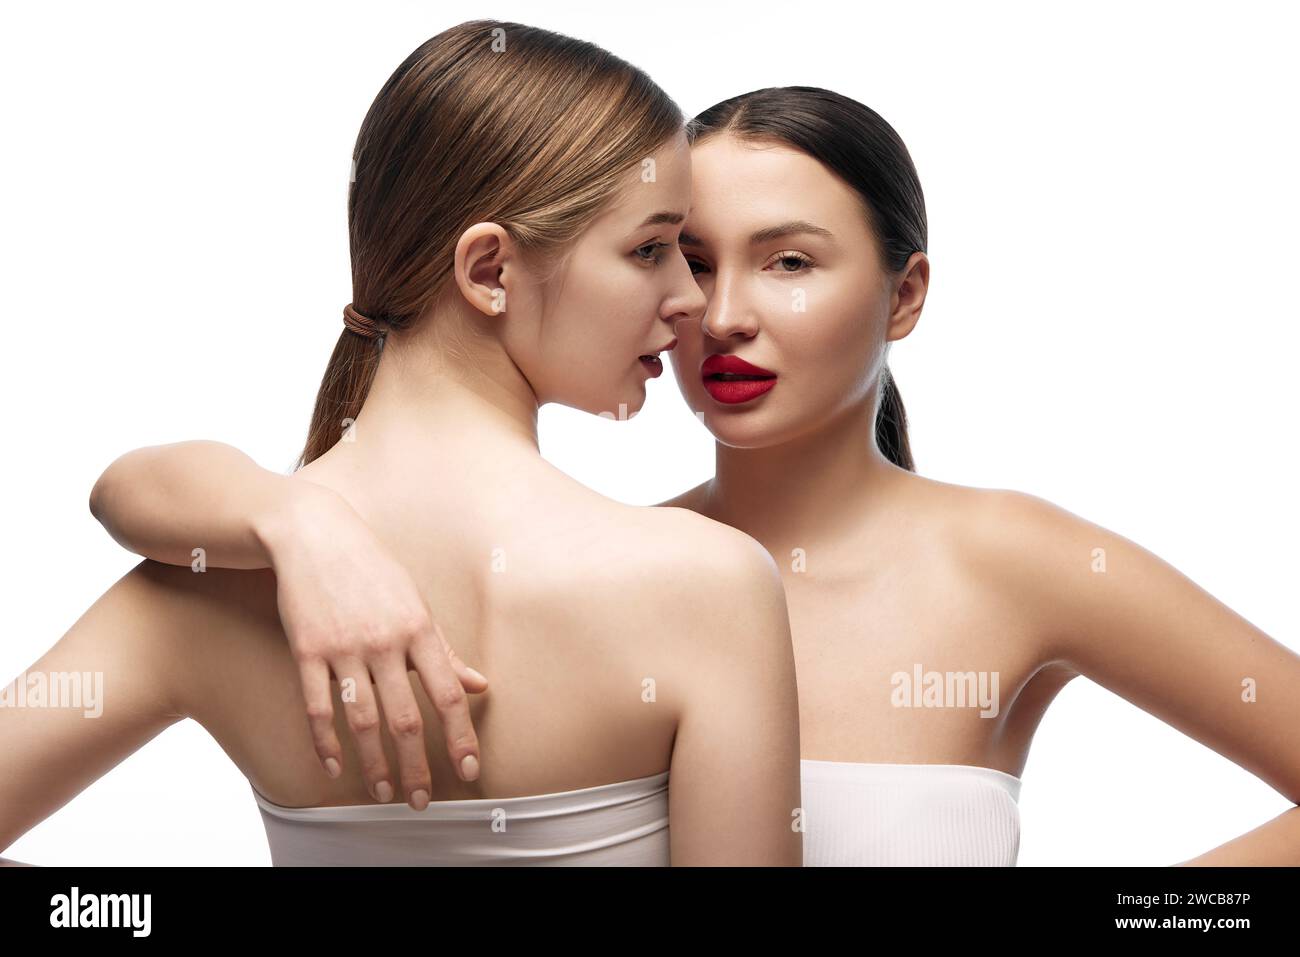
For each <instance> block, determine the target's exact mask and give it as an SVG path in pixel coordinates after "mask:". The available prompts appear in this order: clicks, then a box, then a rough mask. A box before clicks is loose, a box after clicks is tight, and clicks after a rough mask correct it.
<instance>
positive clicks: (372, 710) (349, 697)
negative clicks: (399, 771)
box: [333, 657, 393, 804]
mask: <svg viewBox="0 0 1300 957" xmlns="http://www.w3.org/2000/svg"><path fill="white" fill-rule="evenodd" d="M333 667H334V674H335V675H336V676H337V677H338V679H339V688H340V691H341V692H342V698H343V712H344V714H346V715H347V719H348V727H349V728H351V729H352V736H353V737H355V738H356V739H357V751H358V753H359V755H360V758H361V776H362V777H363V778H364V779H365V782H366V787H367V788H368V789H369V790H370V794H371V796H372V797H373V798H374V799H375V800H376V801H379V802H381V803H385V804H386V803H388V802H389V801H391V800H392V799H393V785H392V778H391V775H390V774H389V772H388V758H387V756H386V755H385V754H384V743H383V739H382V737H381V735H380V733H379V704H378V702H377V701H376V700H375V689H374V687H373V686H372V685H371V683H370V672H369V671H368V670H367V669H366V666H365V665H364V664H363V663H362V662H361V661H360V660H359V659H357V658H351V657H344V658H339V659H338V660H337V661H335V662H334V665H333Z"/></svg>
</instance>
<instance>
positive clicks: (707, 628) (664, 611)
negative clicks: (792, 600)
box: [516, 503, 790, 671]
mask: <svg viewBox="0 0 1300 957" xmlns="http://www.w3.org/2000/svg"><path fill="white" fill-rule="evenodd" d="M553 547H554V551H553V552H552V567H550V568H549V569H548V570H547V572H546V574H545V576H544V578H542V579H539V580H538V581H537V582H536V584H533V583H524V585H523V587H526V588H527V589H528V592H529V594H528V596H527V598H528V601H529V607H531V608H532V609H533V610H532V612H531V614H530V615H529V617H530V619H531V620H533V621H541V620H546V621H548V622H549V623H550V625H551V626H552V627H551V628H550V633H562V634H568V635H577V636H582V635H585V634H589V633H592V631H593V627H594V628H598V629H599V633H600V634H603V635H617V636H619V640H620V641H622V642H623V643H624V644H625V645H626V646H628V647H646V648H650V649H653V650H654V653H655V654H657V655H661V656H662V658H661V660H662V661H663V663H664V664H663V667H665V668H670V667H671V668H673V669H674V670H677V671H683V670H685V669H689V668H691V667H693V666H699V665H701V664H703V663H705V662H707V661H709V660H711V659H714V658H716V657H717V656H719V655H721V656H724V657H725V656H730V655H732V654H734V653H736V652H737V650H738V649H741V648H743V647H744V646H745V643H746V642H756V641H766V642H768V643H769V644H770V645H771V646H772V647H774V648H775V649H777V650H778V651H780V650H782V649H783V650H784V652H785V653H787V654H789V653H790V641H789V617H788V611H787V609H786V604H785V590H784V588H783V586H782V584H781V576H780V572H779V570H778V568H777V566H776V562H775V561H774V560H773V558H772V556H771V555H770V554H768V552H767V550H766V549H764V548H763V546H762V545H760V544H759V543H758V542H757V541H755V540H754V539H753V538H751V537H750V536H749V535H746V534H745V533H744V532H741V531H739V530H737V529H734V528H732V527H730V526H728V525H723V524H721V523H719V522H715V521H713V520H712V519H709V518H706V517H704V516H702V515H699V514H697V513H695V512H692V511H690V510H688V509H684V508H676V507H672V508H666V507H659V506H654V507H641V506H631V505H624V504H622V503H609V504H608V507H606V508H604V509H602V510H601V511H600V512H599V513H597V514H594V515H592V516H585V517H584V519H583V521H582V522H581V523H577V524H571V525H570V526H569V527H568V528H567V529H566V530H565V532H564V534H563V536H562V540H561V541H560V542H558V543H554V544H553ZM538 586H542V587H538ZM516 607H517V606H516ZM561 619H565V620H567V624H565V623H564V621H562V620H561ZM751 650H752V648H751ZM774 653H775V652H774Z"/></svg>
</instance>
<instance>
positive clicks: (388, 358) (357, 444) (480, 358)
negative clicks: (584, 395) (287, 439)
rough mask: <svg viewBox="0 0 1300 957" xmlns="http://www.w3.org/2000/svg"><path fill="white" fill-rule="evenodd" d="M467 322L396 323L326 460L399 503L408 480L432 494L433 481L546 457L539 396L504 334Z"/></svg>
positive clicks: (451, 317)
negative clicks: (345, 437) (345, 432)
mask: <svg viewBox="0 0 1300 957" xmlns="http://www.w3.org/2000/svg"><path fill="white" fill-rule="evenodd" d="M470 323H472V318H468V317H464V316H462V315H460V314H459V313H457V312H455V311H454V310H452V311H448V312H446V313H442V314H433V315H429V316H426V317H424V319H423V320H422V321H421V322H420V323H419V324H418V325H417V326H416V327H415V328H413V329H410V330H405V331H399V330H395V331H393V332H390V333H389V335H388V338H387V340H386V341H385V343H384V346H383V351H382V353H381V355H380V359H379V368H378V369H377V371H376V373H375V377H374V381H373V382H372V383H371V386H370V390H369V392H368V393H367V394H366V399H365V403H364V404H363V405H362V408H361V412H360V413H359V414H358V415H357V418H356V422H355V424H354V426H353V428H352V431H351V441H341V442H338V443H337V444H336V445H335V446H334V447H333V448H331V449H330V451H329V452H328V453H327V454H326V455H325V456H322V458H321V461H322V463H323V462H324V461H325V459H330V460H331V462H330V468H331V469H334V468H339V469H341V470H342V471H343V472H345V473H347V474H348V475H350V476H352V477H353V478H355V479H358V480H360V481H361V482H363V483H365V484H366V485H368V486H370V487H372V488H383V489H384V496H385V499H386V500H387V501H389V502H392V504H394V505H397V506H398V507H399V508H400V507H402V502H403V501H404V500H405V497H404V496H403V495H402V491H403V488H407V489H410V490H411V491H412V492H413V493H415V494H417V495H418V494H424V495H426V496H427V494H428V489H429V482H430V481H437V482H439V483H444V482H449V481H451V480H452V479H453V478H455V479H458V480H459V481H458V482H457V485H458V486H459V487H463V486H465V485H466V484H467V483H469V484H470V485H471V487H472V483H473V482H474V481H475V480H476V479H478V478H482V477H483V476H484V474H485V473H486V472H495V473H496V475H497V476H498V477H499V476H500V474H501V471H502V469H503V467H510V466H507V465H506V464H505V463H510V465H514V466H517V465H518V463H519V462H520V460H523V459H528V458H532V459H535V460H537V461H541V457H540V452H539V449H538V442H537V411H538V403H537V397H536V395H535V394H534V393H533V390H532V388H531V386H529V384H528V382H527V381H526V380H525V379H524V377H523V374H522V373H521V372H520V371H519V369H518V367H517V366H515V364H514V363H513V362H512V361H511V360H510V358H509V356H507V355H506V353H505V351H504V350H503V349H502V348H501V345H500V343H499V341H498V340H497V339H496V338H495V337H492V336H489V335H486V334H484V333H483V332H481V331H480V330H478V329H475V328H472V327H471V326H470ZM449 340H450V341H452V342H454V343H455V345H454V347H452V346H449V344H448V343H449ZM408 476H409V477H411V478H412V481H410V482H406V483H403V479H404V478H406V477H408ZM349 484H351V483H349Z"/></svg>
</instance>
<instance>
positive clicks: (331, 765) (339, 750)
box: [298, 658, 343, 778]
mask: <svg viewBox="0 0 1300 957" xmlns="http://www.w3.org/2000/svg"><path fill="white" fill-rule="evenodd" d="M298 674H299V675H300V676H301V677H302V696H303V699H304V700H305V701H306V702H307V724H308V726H309V727H310V728H311V739H312V744H313V745H314V746H315V748H316V755H317V757H319V758H320V762H321V764H322V765H324V767H325V773H326V774H328V775H329V776H330V777H332V778H336V777H338V776H339V775H340V774H341V773H342V772H343V747H342V746H341V745H340V744H339V737H338V735H337V734H336V733H335V732H334V698H333V695H332V694H331V692H330V669H329V665H327V664H326V663H325V662H324V661H322V660H321V659H319V658H312V659H310V660H307V661H303V662H301V663H300V664H299V666H298Z"/></svg>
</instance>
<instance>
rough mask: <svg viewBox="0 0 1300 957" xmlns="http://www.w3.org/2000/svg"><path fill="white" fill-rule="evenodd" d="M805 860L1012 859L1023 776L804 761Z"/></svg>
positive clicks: (914, 862)
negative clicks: (1021, 777) (1021, 778)
mask: <svg viewBox="0 0 1300 957" xmlns="http://www.w3.org/2000/svg"><path fill="white" fill-rule="evenodd" d="M800 766H801V775H800V777H801V780H802V786H801V790H802V794H803V810H804V818H803V820H804V835H803V863H804V866H805V867H882V866H884V867H888V866H903V867H908V866H915V867H924V866H938V867H1012V866H1014V865H1015V863H1016V855H1017V854H1018V853H1019V850H1020V806H1019V804H1018V803H1017V802H1018V801H1019V799H1020V778H1018V777H1015V776H1014V775H1010V774H1007V773H1006V772H1005V771H998V770H995V769H993V768H984V767H976V766H974V765H969V764H861V763H853V762H846V761H809V760H804V761H801V762H800Z"/></svg>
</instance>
